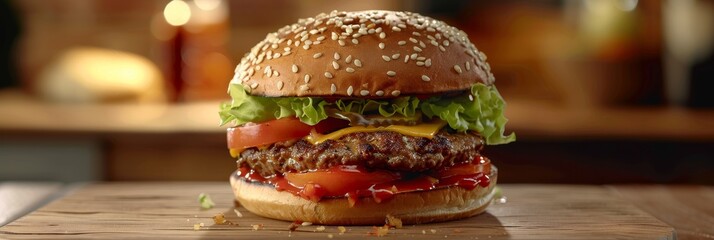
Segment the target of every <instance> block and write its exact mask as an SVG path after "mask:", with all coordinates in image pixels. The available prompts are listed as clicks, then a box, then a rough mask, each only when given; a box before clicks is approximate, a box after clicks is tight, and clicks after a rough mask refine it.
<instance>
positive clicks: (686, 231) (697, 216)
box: [612, 185, 714, 239]
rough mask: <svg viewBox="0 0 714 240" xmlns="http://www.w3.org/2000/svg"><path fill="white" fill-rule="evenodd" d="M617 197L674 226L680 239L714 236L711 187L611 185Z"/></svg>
mask: <svg viewBox="0 0 714 240" xmlns="http://www.w3.org/2000/svg"><path fill="white" fill-rule="evenodd" d="M612 189H613V191H615V192H616V193H617V194H618V195H619V196H620V197H622V198H624V199H626V200H627V201H629V202H633V203H637V206H638V207H640V208H641V209H642V210H644V211H646V212H648V213H650V214H652V215H653V216H655V217H657V218H659V219H660V220H662V221H663V222H665V223H668V224H669V225H671V226H673V227H675V228H676V229H677V237H678V238H679V239H714V187H712V186H664V185H656V186H652V185H644V186H642V185H629V186H614V187H613V188H612Z"/></svg>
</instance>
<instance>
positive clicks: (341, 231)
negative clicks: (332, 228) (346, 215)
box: [337, 226, 347, 235]
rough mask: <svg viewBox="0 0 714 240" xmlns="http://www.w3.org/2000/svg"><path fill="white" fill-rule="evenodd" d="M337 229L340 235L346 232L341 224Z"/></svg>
mask: <svg viewBox="0 0 714 240" xmlns="http://www.w3.org/2000/svg"><path fill="white" fill-rule="evenodd" d="M337 231H340V235H342V234H345V232H347V228H345V227H343V226H339V227H337Z"/></svg>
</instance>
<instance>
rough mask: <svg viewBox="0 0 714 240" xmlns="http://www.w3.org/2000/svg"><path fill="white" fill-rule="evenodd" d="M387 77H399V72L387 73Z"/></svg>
mask: <svg viewBox="0 0 714 240" xmlns="http://www.w3.org/2000/svg"><path fill="white" fill-rule="evenodd" d="M387 76H390V77H394V76H397V72H395V71H387Z"/></svg>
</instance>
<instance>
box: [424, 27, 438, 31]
mask: <svg viewBox="0 0 714 240" xmlns="http://www.w3.org/2000/svg"><path fill="white" fill-rule="evenodd" d="M426 30H427V31H429V32H436V29H434V28H433V27H427V28H426Z"/></svg>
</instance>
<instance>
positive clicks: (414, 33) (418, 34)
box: [412, 32, 421, 36]
mask: <svg viewBox="0 0 714 240" xmlns="http://www.w3.org/2000/svg"><path fill="white" fill-rule="evenodd" d="M412 35H414V36H421V33H419V32H412Z"/></svg>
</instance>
